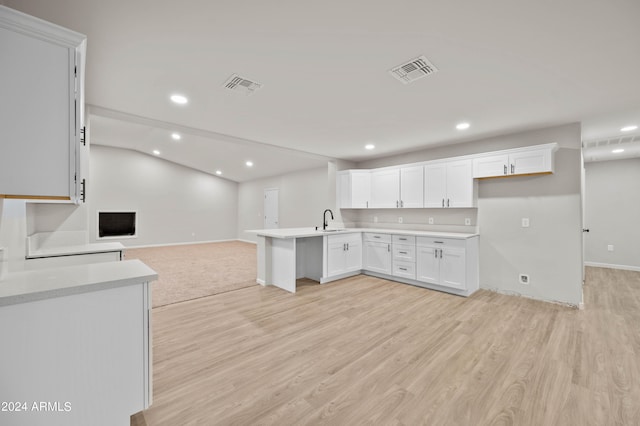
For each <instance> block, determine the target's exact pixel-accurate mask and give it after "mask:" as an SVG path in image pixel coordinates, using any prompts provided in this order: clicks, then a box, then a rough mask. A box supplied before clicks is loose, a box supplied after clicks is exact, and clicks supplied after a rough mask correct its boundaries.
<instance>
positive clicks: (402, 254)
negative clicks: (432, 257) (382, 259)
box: [393, 243, 416, 263]
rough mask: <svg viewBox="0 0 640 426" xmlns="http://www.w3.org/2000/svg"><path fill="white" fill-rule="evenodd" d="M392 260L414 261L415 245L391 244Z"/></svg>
mask: <svg viewBox="0 0 640 426" xmlns="http://www.w3.org/2000/svg"><path fill="white" fill-rule="evenodd" d="M393 260H400V261H404V262H414V263H415V261H416V246H415V245H411V246H410V245H406V244H395V243H394V244H393Z"/></svg>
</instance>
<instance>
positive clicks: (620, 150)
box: [611, 148, 624, 154]
mask: <svg viewBox="0 0 640 426" xmlns="http://www.w3.org/2000/svg"><path fill="white" fill-rule="evenodd" d="M611 152H613V153H614V154H620V153H621V152H624V149H622V148H617V149H614V150H613V151H611Z"/></svg>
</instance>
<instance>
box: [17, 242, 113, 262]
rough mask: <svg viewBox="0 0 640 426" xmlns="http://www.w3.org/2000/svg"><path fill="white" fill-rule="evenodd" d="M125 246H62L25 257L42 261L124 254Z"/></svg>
mask: <svg viewBox="0 0 640 426" xmlns="http://www.w3.org/2000/svg"><path fill="white" fill-rule="evenodd" d="M124 250H125V246H124V245H123V244H122V243H115V242H114V243H95V244H93V243H92V244H87V245H83V246H61V247H56V248H48V249H41V250H31V251H30V252H28V253H27V255H26V256H25V258H26V259H42V258H47V257H63V256H82V255H87V254H98V253H112V252H118V251H120V252H122V251H124Z"/></svg>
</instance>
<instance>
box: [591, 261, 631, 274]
mask: <svg viewBox="0 0 640 426" xmlns="http://www.w3.org/2000/svg"><path fill="white" fill-rule="evenodd" d="M584 265H585V266H593V267H594V268H609V269H622V270H624V271H637V272H640V266H631V265H614V264H611V263H599V262H584Z"/></svg>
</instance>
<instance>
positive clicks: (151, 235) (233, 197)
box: [87, 145, 238, 246]
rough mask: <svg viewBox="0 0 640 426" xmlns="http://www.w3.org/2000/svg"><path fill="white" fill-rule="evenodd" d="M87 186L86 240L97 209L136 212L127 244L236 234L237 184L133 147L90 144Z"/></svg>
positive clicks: (93, 230) (92, 238)
mask: <svg viewBox="0 0 640 426" xmlns="http://www.w3.org/2000/svg"><path fill="white" fill-rule="evenodd" d="M90 177H91V178H90V180H89V184H88V189H87V193H88V195H87V197H88V204H89V225H90V226H89V238H90V242H97V241H113V240H97V238H96V222H97V211H98V210H118V209H123V210H135V211H137V212H138V229H137V234H138V236H137V238H133V239H121V240H116V241H120V242H122V243H123V244H124V245H126V246H146V245H163V244H175V243H188V242H202V241H219V240H229V239H235V238H236V229H237V206H238V201H237V193H238V184H237V183H235V182H231V181H228V180H226V179H221V178H218V177H215V176H212V175H209V174H206V173H202V172H199V171H196V170H194V169H190V168H187V167H183V166H180V165H177V164H175V163H171V162H168V161H165V160H162V159H161V158H156V157H152V156H149V155H145V154H141V153H138V152H135V151H129V150H124V149H119V148H111V147H105V146H99V145H92V146H91V174H90Z"/></svg>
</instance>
